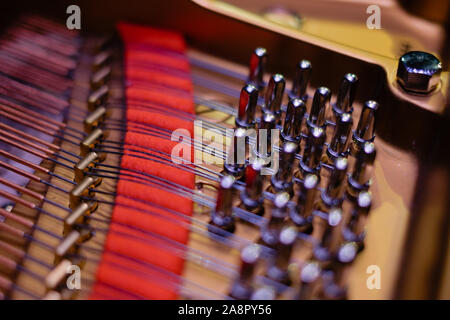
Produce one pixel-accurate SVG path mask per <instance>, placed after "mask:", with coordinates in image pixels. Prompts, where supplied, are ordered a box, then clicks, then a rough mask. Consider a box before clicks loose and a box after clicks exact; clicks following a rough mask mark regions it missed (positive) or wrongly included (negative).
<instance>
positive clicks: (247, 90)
mask: <svg viewBox="0 0 450 320" xmlns="http://www.w3.org/2000/svg"><path fill="white" fill-rule="evenodd" d="M257 103H258V89H257V88H256V87H255V86H254V85H252V84H246V85H245V86H244V87H243V88H242V90H241V95H240V97H239V109H238V116H237V117H236V126H237V127H242V128H250V127H253V126H254V125H255V111H256V105H257Z"/></svg>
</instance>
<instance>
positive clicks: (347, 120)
mask: <svg viewBox="0 0 450 320" xmlns="http://www.w3.org/2000/svg"><path fill="white" fill-rule="evenodd" d="M336 118H337V121H336V126H335V128H334V134H333V138H332V139H331V141H330V144H329V145H328V148H327V157H328V161H329V162H331V163H333V162H334V161H335V160H336V158H337V157H339V156H345V153H346V152H347V150H348V146H349V143H350V131H351V129H352V124H353V120H352V115H351V113H342V114H339V115H336ZM331 163H330V164H331Z"/></svg>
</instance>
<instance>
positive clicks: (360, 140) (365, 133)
mask: <svg viewBox="0 0 450 320" xmlns="http://www.w3.org/2000/svg"><path fill="white" fill-rule="evenodd" d="M378 107H379V105H378V102H376V101H373V100H369V101H366V103H365V104H364V107H363V109H362V111H361V115H360V117H359V122H358V126H357V127H356V130H355V131H353V143H352V153H353V154H356V153H358V151H359V150H360V149H361V148H362V147H363V145H364V143H365V142H372V141H373V139H374V138H375V113H376V111H377V110H378Z"/></svg>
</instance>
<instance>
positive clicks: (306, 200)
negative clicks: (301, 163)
mask: <svg viewBox="0 0 450 320" xmlns="http://www.w3.org/2000/svg"><path fill="white" fill-rule="evenodd" d="M319 181H320V179H319V176H318V175H316V174H308V175H306V177H305V179H304V180H303V182H302V183H301V184H300V192H299V194H298V198H297V205H296V207H295V209H292V210H291V211H290V218H291V220H292V222H293V223H294V224H295V225H296V226H297V227H299V228H301V229H300V231H302V232H306V231H311V226H312V213H313V210H314V204H315V201H316V194H317V187H318V186H319Z"/></svg>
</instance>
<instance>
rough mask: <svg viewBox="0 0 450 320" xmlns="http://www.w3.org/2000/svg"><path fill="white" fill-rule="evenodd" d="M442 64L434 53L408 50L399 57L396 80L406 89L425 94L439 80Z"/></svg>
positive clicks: (435, 85)
mask: <svg viewBox="0 0 450 320" xmlns="http://www.w3.org/2000/svg"><path fill="white" fill-rule="evenodd" d="M441 71H442V64H441V62H440V61H439V59H438V58H436V57H435V56H434V55H432V54H430V53H427V52H422V51H410V52H407V53H405V54H404V55H403V56H401V57H400V59H399V61H398V69H397V81H398V82H399V83H400V85H401V86H402V87H403V89H405V90H406V91H409V92H413V93H419V94H427V93H430V92H431V91H433V90H434V89H435V88H436V87H437V85H438V84H439V81H440V74H441Z"/></svg>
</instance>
